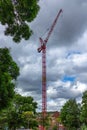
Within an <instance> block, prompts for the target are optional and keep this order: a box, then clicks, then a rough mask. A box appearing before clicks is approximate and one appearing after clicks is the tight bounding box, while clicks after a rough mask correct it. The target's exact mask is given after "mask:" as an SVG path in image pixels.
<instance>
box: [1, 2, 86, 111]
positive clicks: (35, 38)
mask: <svg viewBox="0 0 87 130" xmlns="http://www.w3.org/2000/svg"><path fill="white" fill-rule="evenodd" d="M39 5H40V11H39V13H38V15H37V17H36V18H35V20H34V21H33V22H32V23H30V24H29V25H30V27H31V29H32V30H33V32H34V33H33V35H32V37H31V38H30V39H29V40H28V41H24V40H22V41H21V43H19V44H16V43H14V42H13V41H12V38H11V37H6V36H4V33H3V32H4V27H2V26H1V25H0V47H10V48H11V54H12V57H13V59H14V60H15V62H16V63H17V64H18V66H19V67H20V76H19V77H18V81H17V86H16V87H17V88H16V91H18V92H19V93H20V94H22V95H28V96H33V98H34V99H35V101H36V102H37V103H38V110H37V111H41V107H42V95H41V93H42V90H41V88H42V86H41V75H42V71H41V67H42V65H41V58H42V57H41V53H38V52H37V48H38V47H39V46H40V43H39V37H42V38H43V39H44V38H45V37H46V36H47V33H48V30H49V28H50V26H51V25H52V23H53V20H54V19H55V17H56V15H57V13H58V11H59V10H60V9H62V10H63V13H62V14H61V15H60V17H59V19H58V21H57V24H56V26H55V29H54V30H53V32H52V35H51V37H50V39H49V41H48V43H47V110H48V111H53V110H55V111H56V110H60V108H61V106H62V105H63V104H64V103H65V102H66V101H67V100H68V99H70V98H76V100H77V101H78V102H81V97H82V93H83V92H84V91H85V90H87V0H40V1H39Z"/></svg>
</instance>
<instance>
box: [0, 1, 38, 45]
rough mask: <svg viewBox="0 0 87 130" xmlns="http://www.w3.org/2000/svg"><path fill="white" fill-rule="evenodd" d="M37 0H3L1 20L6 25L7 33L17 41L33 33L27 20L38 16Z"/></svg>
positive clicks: (0, 10)
mask: <svg viewBox="0 0 87 130" xmlns="http://www.w3.org/2000/svg"><path fill="white" fill-rule="evenodd" d="M37 3H38V1H37V0H16V2H14V0H1V1H0V21H1V24H2V25H6V26H5V27H6V28H5V35H10V36H12V37H13V40H14V41H15V42H20V41H21V39H25V40H28V39H29V38H30V36H31V35H32V31H31V29H30V28H29V25H28V24H27V22H31V21H33V20H34V18H35V17H36V16H37V13H38V11H39V5H38V4H37Z"/></svg>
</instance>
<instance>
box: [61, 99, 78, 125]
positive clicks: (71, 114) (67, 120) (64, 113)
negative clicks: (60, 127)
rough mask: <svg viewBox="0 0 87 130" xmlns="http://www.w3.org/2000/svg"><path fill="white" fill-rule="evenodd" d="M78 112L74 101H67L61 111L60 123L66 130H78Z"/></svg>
mask: <svg viewBox="0 0 87 130" xmlns="http://www.w3.org/2000/svg"><path fill="white" fill-rule="evenodd" d="M79 116H80V110H79V107H78V104H77V103H76V101H75V100H74V99H70V100H68V101H67V102H66V103H65V104H64V106H63V108H62V109H61V122H62V123H63V124H64V125H65V126H66V127H68V128H79V125H80V120H79Z"/></svg>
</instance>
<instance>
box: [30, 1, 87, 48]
mask: <svg viewBox="0 0 87 130" xmlns="http://www.w3.org/2000/svg"><path fill="white" fill-rule="evenodd" d="M48 3H49V0H47V1H41V2H40V4H43V6H42V7H41V11H40V12H39V16H38V17H39V18H38V17H37V18H38V19H37V18H36V19H37V20H35V21H34V24H32V26H31V27H32V29H34V31H35V35H36V36H38V37H40V36H42V37H43V38H45V37H46V36H47V33H48V31H47V30H48V29H50V27H51V25H52V23H53V21H54V19H55V17H56V15H57V13H58V11H59V10H60V9H61V8H62V10H63V14H62V15H61V16H60V17H59V19H58V21H57V23H56V26H55V28H54V31H53V32H52V35H51V36H50V39H49V41H48V42H50V43H49V44H48V46H50V45H51V47H52V46H55V45H56V46H57V45H58V46H64V45H65V46H67V45H71V44H73V43H74V42H75V41H77V40H78V39H79V38H80V37H81V36H82V34H83V33H84V32H85V30H86V27H87V13H86V10H87V1H86V0H73V1H71V0H61V1H57V0H54V1H50V4H48ZM47 5H48V7H49V8H46V7H47ZM52 7H53V9H52ZM54 7H55V9H54ZM38 25H39V26H38ZM45 32H46V33H45Z"/></svg>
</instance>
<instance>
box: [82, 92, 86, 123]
mask: <svg viewBox="0 0 87 130" xmlns="http://www.w3.org/2000/svg"><path fill="white" fill-rule="evenodd" d="M80 119H81V122H83V123H85V124H86V125H87V91H85V92H84V93H83V96H82V107H81V116H80Z"/></svg>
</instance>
